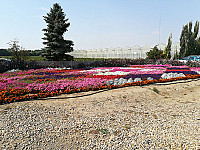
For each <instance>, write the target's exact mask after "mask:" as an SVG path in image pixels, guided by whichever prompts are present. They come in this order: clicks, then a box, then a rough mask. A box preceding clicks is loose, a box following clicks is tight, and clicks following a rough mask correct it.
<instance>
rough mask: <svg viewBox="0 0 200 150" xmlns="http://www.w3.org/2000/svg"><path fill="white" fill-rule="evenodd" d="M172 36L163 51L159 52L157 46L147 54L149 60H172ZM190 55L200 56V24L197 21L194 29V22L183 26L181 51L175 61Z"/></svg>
mask: <svg viewBox="0 0 200 150" xmlns="http://www.w3.org/2000/svg"><path fill="white" fill-rule="evenodd" d="M171 39H172V34H171V35H170V36H169V38H168V44H167V46H166V48H165V49H164V51H163V50H159V49H158V47H157V45H156V46H154V48H153V49H152V50H150V51H149V52H147V59H171V45H172V41H171ZM189 55H200V37H199V22H198V21H196V23H195V25H194V29H193V25H192V22H189V23H188V24H186V25H184V26H183V29H182V32H181V36H180V51H179V53H178V52H177V49H176V51H175V53H174V58H173V59H180V58H183V57H187V56H189Z"/></svg>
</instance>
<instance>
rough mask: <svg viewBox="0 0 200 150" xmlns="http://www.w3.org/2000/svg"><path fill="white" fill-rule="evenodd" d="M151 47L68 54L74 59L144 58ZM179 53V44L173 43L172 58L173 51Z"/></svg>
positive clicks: (75, 51)
mask: <svg viewBox="0 0 200 150" xmlns="http://www.w3.org/2000/svg"><path fill="white" fill-rule="evenodd" d="M165 47H166V45H165V44H159V45H158V49H161V50H164V49H165ZM152 48H153V47H151V46H143V47H140V46H133V47H128V46H126V47H124V48H121V47H117V48H104V49H89V50H74V51H73V52H70V53H68V54H69V55H72V56H74V57H75V58H129V59H137V58H146V57H147V55H146V53H147V52H149V51H150V50H151V49H152ZM176 50H177V51H178V52H179V51H180V43H173V44H172V50H171V55H172V57H173V56H174V53H175V51H176Z"/></svg>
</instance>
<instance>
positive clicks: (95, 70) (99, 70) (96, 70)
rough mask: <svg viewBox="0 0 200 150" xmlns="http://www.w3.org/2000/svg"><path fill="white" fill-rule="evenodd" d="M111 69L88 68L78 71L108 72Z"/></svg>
mask: <svg viewBox="0 0 200 150" xmlns="http://www.w3.org/2000/svg"><path fill="white" fill-rule="evenodd" d="M111 70H113V69H90V70H81V71H79V72H108V71H111Z"/></svg>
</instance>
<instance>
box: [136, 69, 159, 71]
mask: <svg viewBox="0 0 200 150" xmlns="http://www.w3.org/2000/svg"><path fill="white" fill-rule="evenodd" d="M155 70H156V69H141V70H138V71H155Z"/></svg>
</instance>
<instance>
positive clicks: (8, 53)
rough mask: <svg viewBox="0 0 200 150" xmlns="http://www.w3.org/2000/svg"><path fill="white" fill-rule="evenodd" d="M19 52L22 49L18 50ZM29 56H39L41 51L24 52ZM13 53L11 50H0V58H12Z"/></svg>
mask: <svg viewBox="0 0 200 150" xmlns="http://www.w3.org/2000/svg"><path fill="white" fill-rule="evenodd" d="M19 50H20V51H21V50H23V49H19ZM26 51H27V52H28V55H29V56H40V55H41V54H42V50H26ZM12 55H13V53H12V51H11V48H9V49H0V56H12Z"/></svg>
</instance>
